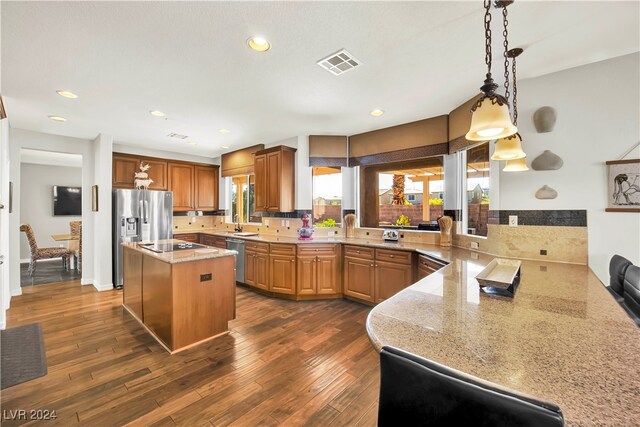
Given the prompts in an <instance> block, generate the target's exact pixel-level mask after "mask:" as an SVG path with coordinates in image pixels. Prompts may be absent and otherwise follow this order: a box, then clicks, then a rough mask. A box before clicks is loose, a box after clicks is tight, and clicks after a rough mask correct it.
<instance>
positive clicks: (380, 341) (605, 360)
mask: <svg viewBox="0 0 640 427" xmlns="http://www.w3.org/2000/svg"><path fill="white" fill-rule="evenodd" d="M471 255H472V253H471V252H469V251H467V250H464V249H458V248H453V249H452V250H451V252H450V254H449V255H448V257H449V258H448V259H447V261H449V262H450V264H449V265H448V266H446V267H444V268H442V269H440V270H439V271H437V272H435V273H433V274H431V275H429V276H427V277H425V278H424V279H422V280H419V281H418V282H417V283H415V284H413V285H411V286H409V287H408V288H406V289H404V290H402V291H401V292H399V293H397V294H396V295H394V296H392V297H391V298H389V299H387V300H386V301H384V302H382V303H381V304H378V305H377V306H376V307H374V308H373V309H372V310H371V312H370V314H369V317H368V319H367V323H366V327H367V332H368V334H369V337H370V339H371V341H372V343H373V345H374V347H375V348H376V349H377V350H378V351H380V349H381V348H382V347H383V346H392V347H396V348H400V349H402V350H405V351H408V352H410V353H413V354H416V355H418V356H421V357H424V358H426V359H429V360H432V361H435V362H437V363H440V364H443V365H445V366H448V367H450V368H453V369H455V370H458V371H461V372H464V373H467V374H469V375H472V376H474V377H477V378H481V379H482V380H485V381H490V382H492V383H495V384H497V385H498V387H502V388H507V389H511V390H515V391H516V392H517V393H520V394H528V395H533V396H535V397H537V398H539V399H542V400H546V401H550V402H553V403H555V404H557V405H558V406H560V408H561V409H562V412H563V414H564V419H565V422H566V424H567V425H580V426H605V425H606V426H632V425H638V424H637V423H638V420H640V365H638V354H640V329H638V327H637V326H636V325H635V323H634V322H633V321H632V320H631V319H630V318H629V316H627V314H626V313H625V312H624V310H623V309H622V308H621V307H620V306H619V305H618V304H617V303H616V301H615V300H614V299H613V298H612V296H611V295H610V294H609V292H608V291H607V290H606V289H605V288H604V286H602V283H600V281H599V280H598V279H597V277H596V276H595V274H594V273H593V272H592V271H591V270H589V268H588V267H587V266H583V265H571V264H562V263H553V262H543V261H523V262H522V270H521V271H522V276H521V281H520V285H519V287H518V288H517V290H516V293H515V297H514V298H507V297H495V296H490V295H487V294H485V293H484V292H482V291H481V290H480V288H479V286H478V282H477V280H476V279H475V276H476V275H478V273H480V271H482V269H483V268H484V267H485V266H486V265H487V264H488V263H489V262H490V261H491V260H492V259H493V258H494V257H493V256H488V255H483V254H479V255H478V254H475V255H473V256H471Z"/></svg>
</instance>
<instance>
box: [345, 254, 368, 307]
mask: <svg viewBox="0 0 640 427" xmlns="http://www.w3.org/2000/svg"><path fill="white" fill-rule="evenodd" d="M343 269H344V277H343V279H344V288H343V292H344V294H345V295H347V296H350V297H354V298H358V299H361V300H364V301H369V302H374V289H375V287H374V281H375V269H374V261H373V260H368V259H362V258H356V257H352V256H345V257H344V267H343Z"/></svg>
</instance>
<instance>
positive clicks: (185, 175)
mask: <svg viewBox="0 0 640 427" xmlns="http://www.w3.org/2000/svg"><path fill="white" fill-rule="evenodd" d="M167 171H168V177H169V178H168V184H169V191H173V210H174V212H176V211H190V210H193V207H194V206H195V203H194V197H193V193H194V169H193V165H187V164H183V163H169V164H168V168H167Z"/></svg>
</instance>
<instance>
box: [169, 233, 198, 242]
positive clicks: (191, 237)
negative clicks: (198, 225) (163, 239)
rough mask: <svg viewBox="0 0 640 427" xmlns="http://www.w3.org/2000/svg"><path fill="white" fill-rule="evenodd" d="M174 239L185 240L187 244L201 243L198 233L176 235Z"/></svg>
mask: <svg viewBox="0 0 640 427" xmlns="http://www.w3.org/2000/svg"><path fill="white" fill-rule="evenodd" d="M173 238H174V239H178V240H185V241H187V242H193V243H199V242H200V237H199V236H198V233H185V234H174V235H173Z"/></svg>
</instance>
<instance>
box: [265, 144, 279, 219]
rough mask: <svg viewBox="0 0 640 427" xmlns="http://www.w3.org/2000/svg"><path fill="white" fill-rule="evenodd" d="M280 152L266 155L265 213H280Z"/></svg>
mask: <svg viewBox="0 0 640 427" xmlns="http://www.w3.org/2000/svg"><path fill="white" fill-rule="evenodd" d="M280 174H281V172H280V152H275V153H267V211H269V212H279V211H280Z"/></svg>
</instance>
